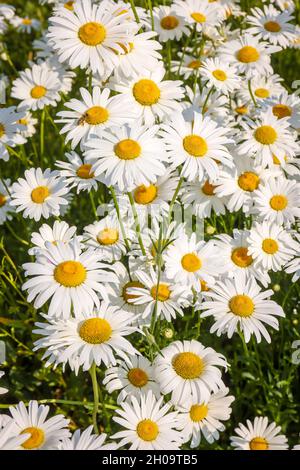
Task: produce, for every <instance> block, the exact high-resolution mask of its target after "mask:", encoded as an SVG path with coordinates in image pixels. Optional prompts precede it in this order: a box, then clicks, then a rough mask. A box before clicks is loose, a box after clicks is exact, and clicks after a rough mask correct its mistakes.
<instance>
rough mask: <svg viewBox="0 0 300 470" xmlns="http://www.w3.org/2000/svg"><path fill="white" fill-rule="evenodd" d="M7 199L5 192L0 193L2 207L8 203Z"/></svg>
mask: <svg viewBox="0 0 300 470" xmlns="http://www.w3.org/2000/svg"><path fill="white" fill-rule="evenodd" d="M6 199H7V196H5V195H4V194H2V193H0V207H3V206H5V204H6Z"/></svg>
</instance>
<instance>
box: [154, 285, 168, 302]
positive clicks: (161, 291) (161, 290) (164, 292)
mask: <svg viewBox="0 0 300 470" xmlns="http://www.w3.org/2000/svg"><path fill="white" fill-rule="evenodd" d="M150 293H151V295H152V297H153V299H156V296H157V299H158V300H159V301H160V302H165V301H166V300H168V299H169V298H170V295H171V291H170V289H169V286H168V284H163V283H161V284H159V285H158V289H157V286H153V287H152V288H151V291H150Z"/></svg>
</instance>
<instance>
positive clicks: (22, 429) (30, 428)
mask: <svg viewBox="0 0 300 470" xmlns="http://www.w3.org/2000/svg"><path fill="white" fill-rule="evenodd" d="M9 411H10V413H11V415H12V420H13V422H14V425H15V430H14V432H15V435H16V434H27V435H29V437H28V438H27V440H26V441H25V442H23V443H22V444H21V447H22V448H23V449H25V450H47V449H53V448H55V447H56V446H57V445H58V444H59V442H60V440H61V439H63V438H65V437H69V435H70V431H68V429H67V426H68V424H69V421H70V420H69V419H66V418H65V417H64V416H63V415H61V414H59V415H56V416H53V417H52V418H49V419H47V415H48V413H49V406H45V405H39V404H38V402H37V401H35V400H32V401H30V402H29V405H28V408H26V406H25V405H24V403H23V402H22V401H21V402H20V403H19V404H18V405H16V406H10V407H9Z"/></svg>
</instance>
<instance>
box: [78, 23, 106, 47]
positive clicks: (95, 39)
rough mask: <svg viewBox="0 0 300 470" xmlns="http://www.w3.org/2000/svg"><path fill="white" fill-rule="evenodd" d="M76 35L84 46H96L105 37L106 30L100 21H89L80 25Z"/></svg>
mask: <svg viewBox="0 0 300 470" xmlns="http://www.w3.org/2000/svg"><path fill="white" fill-rule="evenodd" d="M78 37H79V39H80V41H81V42H83V44H85V45H86V46H94V47H95V46H98V45H99V44H101V43H102V42H103V41H104V40H105V38H106V30H105V28H104V26H103V25H102V24H101V23H96V22H95V21H91V22H89V23H86V24H84V25H82V26H81V27H80V28H79V31H78Z"/></svg>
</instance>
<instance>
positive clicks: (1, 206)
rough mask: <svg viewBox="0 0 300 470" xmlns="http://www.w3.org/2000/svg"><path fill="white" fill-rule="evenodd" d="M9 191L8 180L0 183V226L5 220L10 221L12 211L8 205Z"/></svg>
mask: <svg viewBox="0 0 300 470" xmlns="http://www.w3.org/2000/svg"><path fill="white" fill-rule="evenodd" d="M10 191H11V188H10V180H9V179H5V180H3V181H0V225H2V224H4V222H5V221H6V220H11V219H12V212H13V211H14V209H13V208H12V206H11V205H10V200H11V198H10Z"/></svg>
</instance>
